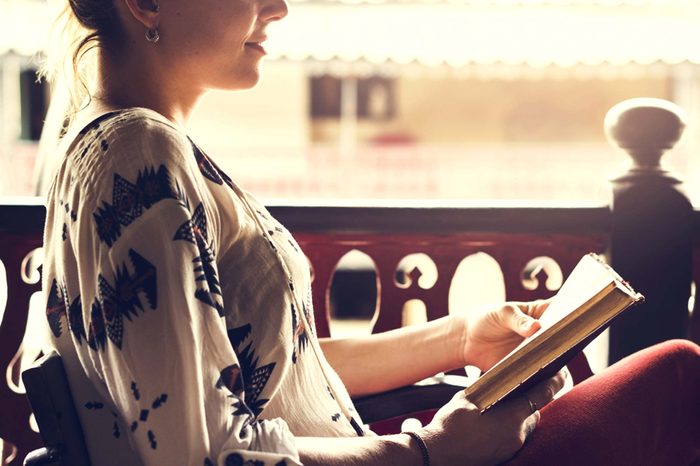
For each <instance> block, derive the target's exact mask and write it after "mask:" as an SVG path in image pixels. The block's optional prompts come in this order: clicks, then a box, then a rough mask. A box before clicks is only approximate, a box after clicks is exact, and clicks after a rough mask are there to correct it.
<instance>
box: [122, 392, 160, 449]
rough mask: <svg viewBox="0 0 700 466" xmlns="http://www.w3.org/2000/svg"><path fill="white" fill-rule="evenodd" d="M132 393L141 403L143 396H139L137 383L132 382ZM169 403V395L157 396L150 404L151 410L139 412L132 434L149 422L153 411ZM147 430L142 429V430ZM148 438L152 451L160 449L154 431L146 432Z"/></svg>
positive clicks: (132, 423)
mask: <svg viewBox="0 0 700 466" xmlns="http://www.w3.org/2000/svg"><path fill="white" fill-rule="evenodd" d="M131 391H132V393H133V395H134V400H135V401H140V400H141V395H140V394H139V390H138V386H137V385H136V382H131ZM166 401H168V394H167V393H161V394H160V395H159V396H157V397H156V398H155V399H154V400H153V402H152V403H151V404H150V407H149V408H143V407H142V408H141V410H140V411H139V417H138V419H136V420H134V421H132V422H131V425H130V427H129V429H130V430H131V432H132V433H134V432H136V430H137V429H138V428H139V426H140V425H141V424H145V423H147V422H148V418H149V416H150V414H151V411H156V410H157V409H160V408H161V407H162V406H163V405H164V404H165V402H166ZM143 429H145V427H144V428H141V430H143ZM146 438H147V440H148V444H149V445H150V446H151V449H153V450H155V449H157V448H158V442H157V441H156V435H155V433H154V432H153V431H152V430H148V432H146Z"/></svg>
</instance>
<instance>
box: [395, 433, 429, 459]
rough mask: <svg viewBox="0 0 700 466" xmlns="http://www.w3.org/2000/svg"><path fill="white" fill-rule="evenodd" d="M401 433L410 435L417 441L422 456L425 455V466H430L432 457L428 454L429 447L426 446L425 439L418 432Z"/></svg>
mask: <svg viewBox="0 0 700 466" xmlns="http://www.w3.org/2000/svg"><path fill="white" fill-rule="evenodd" d="M401 433H402V434H406V435H408V436H409V437H411V438H412V439H413V440H415V441H416V444H418V449H419V450H420V452H421V455H423V466H430V455H429V454H428V446H427V445H426V444H425V441H424V440H423V438H422V437H421V436H420V435H418V434H417V433H416V432H412V431H406V432H401Z"/></svg>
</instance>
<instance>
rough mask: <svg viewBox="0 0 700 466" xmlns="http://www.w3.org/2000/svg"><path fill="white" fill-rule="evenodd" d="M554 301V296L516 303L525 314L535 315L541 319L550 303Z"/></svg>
mask: <svg viewBox="0 0 700 466" xmlns="http://www.w3.org/2000/svg"><path fill="white" fill-rule="evenodd" d="M551 302H552V298H549V299H537V300H535V301H530V302H525V303H516V304H517V305H518V307H519V308H520V310H522V311H523V312H524V313H525V314H527V315H529V316H532V317H534V318H535V319H539V318H540V317H542V314H544V312H545V311H546V310H547V308H548V307H549V303H551Z"/></svg>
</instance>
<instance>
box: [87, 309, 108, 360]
mask: <svg viewBox="0 0 700 466" xmlns="http://www.w3.org/2000/svg"><path fill="white" fill-rule="evenodd" d="M106 344H107V332H106V330H105V320H104V317H103V315H102V306H100V302H99V301H98V300H97V299H95V302H93V303H92V308H91V309H90V327H89V330H88V346H90V348H92V350H93V351H97V350H98V348H99V349H101V350H103V351H104V349H105V345H106Z"/></svg>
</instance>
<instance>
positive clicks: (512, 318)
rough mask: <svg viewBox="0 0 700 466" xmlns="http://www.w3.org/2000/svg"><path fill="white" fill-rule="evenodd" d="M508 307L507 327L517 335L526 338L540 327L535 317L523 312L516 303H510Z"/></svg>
mask: <svg viewBox="0 0 700 466" xmlns="http://www.w3.org/2000/svg"><path fill="white" fill-rule="evenodd" d="M508 308H509V309H510V311H509V312H508V318H507V319H506V322H507V324H508V327H509V328H510V329H511V330H513V331H514V332H515V333H517V334H518V335H520V336H522V337H526V338H527V337H529V336H531V335H532V334H534V333H535V332H537V331H538V330H539V329H540V328H541V327H542V324H540V322H539V321H538V320H537V319H535V318H534V317H532V316H529V315H527V314H525V313H524V312H523V311H522V309H520V307H519V306H518V305H515V304H514V305H510V306H508Z"/></svg>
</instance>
